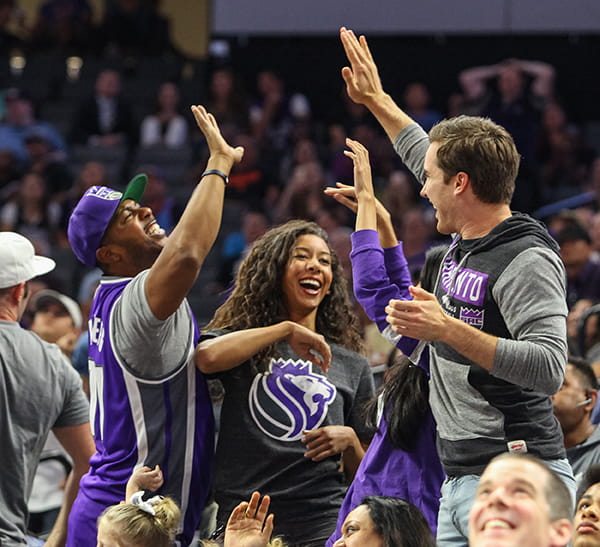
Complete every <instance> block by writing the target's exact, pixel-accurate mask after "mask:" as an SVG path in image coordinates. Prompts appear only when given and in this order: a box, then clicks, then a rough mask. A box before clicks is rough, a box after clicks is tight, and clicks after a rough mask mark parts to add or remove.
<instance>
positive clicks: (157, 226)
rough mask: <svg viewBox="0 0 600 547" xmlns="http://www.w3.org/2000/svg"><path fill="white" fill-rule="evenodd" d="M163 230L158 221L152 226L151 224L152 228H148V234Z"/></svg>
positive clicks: (151, 234)
mask: <svg viewBox="0 0 600 547" xmlns="http://www.w3.org/2000/svg"><path fill="white" fill-rule="evenodd" d="M160 231H161V228H160V226H159V225H158V224H156V222H155V223H154V224H152V226H150V228H148V231H147V234H148V235H150V236H153V235H155V234H157V233H159V232H160Z"/></svg>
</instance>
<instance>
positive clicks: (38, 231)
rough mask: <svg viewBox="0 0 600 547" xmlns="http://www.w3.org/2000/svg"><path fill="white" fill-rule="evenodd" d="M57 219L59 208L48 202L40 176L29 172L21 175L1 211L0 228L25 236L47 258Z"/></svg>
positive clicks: (55, 232)
mask: <svg viewBox="0 0 600 547" xmlns="http://www.w3.org/2000/svg"><path fill="white" fill-rule="evenodd" d="M60 218H61V208H60V205H58V203H56V202H54V201H52V200H51V199H50V196H49V195H48V191H47V188H46V180H45V179H44V177H43V175H40V174H39V173H34V172H33V171H30V172H28V173H25V175H23V178H22V179H21V184H20V186H19V191H18V193H17V196H16V198H15V199H14V200H13V201H9V202H8V203H6V204H4V206H3V207H2V209H0V229H1V230H2V231H12V232H18V233H19V234H21V235H24V236H25V237H27V238H28V239H29V240H30V241H31V242H32V243H33V246H34V247H35V249H36V251H37V252H39V253H41V254H43V255H45V256H50V255H51V247H52V245H53V244H54V243H55V242H56V241H57V238H58V235H57V232H58V230H59V225H60Z"/></svg>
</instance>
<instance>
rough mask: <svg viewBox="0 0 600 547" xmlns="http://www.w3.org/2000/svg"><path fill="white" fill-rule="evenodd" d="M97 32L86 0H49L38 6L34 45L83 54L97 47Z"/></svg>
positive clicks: (32, 40) (40, 49)
mask: <svg viewBox="0 0 600 547" xmlns="http://www.w3.org/2000/svg"><path fill="white" fill-rule="evenodd" d="M96 39H97V33H96V29H95V27H94V25H93V23H92V8H91V6H90V4H89V3H88V1H87V0H46V1H45V2H44V3H42V4H41V5H40V6H39V8H38V13H37V17H36V21H35V24H34V26H33V30H32V33H31V45H32V47H33V48H34V49H36V50H39V51H47V50H49V49H53V48H57V49H60V50H61V51H63V52H65V53H71V54H77V55H82V54H83V53H88V52H91V51H94V50H95V49H96Z"/></svg>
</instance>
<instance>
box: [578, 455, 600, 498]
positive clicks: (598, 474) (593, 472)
mask: <svg viewBox="0 0 600 547" xmlns="http://www.w3.org/2000/svg"><path fill="white" fill-rule="evenodd" d="M597 483H600V464H595V465H591V466H590V467H588V469H587V471H586V472H585V474H584V475H583V478H582V479H581V482H580V483H579V488H578V489H577V503H579V500H580V499H581V497H582V496H583V495H584V494H585V493H586V492H587V491H588V490H589V489H590V488H591V487H592V486H594V484H597Z"/></svg>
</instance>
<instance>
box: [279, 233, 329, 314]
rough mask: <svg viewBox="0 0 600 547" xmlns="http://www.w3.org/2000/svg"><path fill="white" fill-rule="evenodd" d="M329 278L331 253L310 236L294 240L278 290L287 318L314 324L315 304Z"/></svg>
mask: <svg viewBox="0 0 600 547" xmlns="http://www.w3.org/2000/svg"><path fill="white" fill-rule="evenodd" d="M332 278H333V273H332V268H331V251H330V250H329V246H328V245H327V243H326V242H325V241H324V240H323V239H321V238H320V237H319V236H316V235H314V234H304V235H301V236H299V237H298V239H296V243H295V244H294V246H293V247H292V250H291V252H290V258H289V260H288V263H287V266H286V268H285V273H284V275H283V281H282V290H283V295H284V300H285V306H286V309H287V311H288V314H289V316H290V319H292V320H293V321H297V322H300V323H302V322H304V320H305V319H306V318H311V319H312V320H313V321H314V318H315V317H316V313H317V310H318V308H319V305H320V304H321V302H322V301H323V299H324V298H325V296H326V295H327V293H328V292H329V288H330V287H331V281H332Z"/></svg>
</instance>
